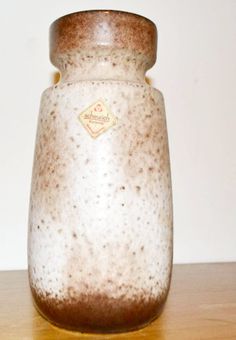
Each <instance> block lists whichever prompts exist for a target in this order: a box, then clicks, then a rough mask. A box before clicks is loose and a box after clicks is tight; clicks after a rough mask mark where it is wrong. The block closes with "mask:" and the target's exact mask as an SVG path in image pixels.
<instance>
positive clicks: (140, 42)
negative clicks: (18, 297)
mask: <svg viewBox="0 0 236 340" xmlns="http://www.w3.org/2000/svg"><path fill="white" fill-rule="evenodd" d="M127 22H128V24H127ZM125 24H126V26H127V27H126V26H125ZM125 27H126V28H125ZM155 43H156V28H155V25H154V24H153V23H152V22H151V21H149V20H148V19H146V18H143V17H141V16H137V15H134V14H130V13H124V12H116V11H88V12H78V13H75V14H71V15H68V16H65V17H62V18H60V19H58V20H57V21H55V22H54V23H53V25H52V26H51V60H52V62H53V63H54V64H55V65H56V66H57V67H58V68H59V69H60V71H61V80H60V82H59V83H58V84H56V85H54V86H52V87H50V88H49V89H47V90H46V91H45V92H44V93H43V95H42V99H41V106H40V113H39V119H38V131H37V138H36V147H35V158H34V166H33V175H32V187H31V199H30V212H29V236H28V263H29V281H30V286H31V290H32V295H33V298H34V302H35V305H36V308H37V309H38V310H39V312H40V313H41V314H42V315H43V316H44V317H46V318H47V319H48V320H49V321H51V322H52V323H54V324H56V325H58V326H60V327H64V328H67V329H71V330H79V331H85V332H99V333H100V332H102V333H106V332H122V331H129V330H133V329H137V328H140V327H142V326H144V325H146V324H147V323H149V322H150V321H151V320H153V319H154V318H156V317H157V316H158V315H159V313H160V312H161V310H162V308H163V305H164V302H165V300H166V297H167V294H168V290H169V285H170V277H171V268H172V252H173V245H172V196H171V179H170V165H169V152H168V140H167V130H166V120H165V111H164V103H163V97H162V94H161V93H160V92H159V91H158V90H156V89H154V88H152V87H151V86H150V85H148V84H147V83H146V82H145V77H144V76H145V71H146V70H147V69H148V68H150V67H151V66H152V65H153V64H154V62H155V54H156V45H155Z"/></svg>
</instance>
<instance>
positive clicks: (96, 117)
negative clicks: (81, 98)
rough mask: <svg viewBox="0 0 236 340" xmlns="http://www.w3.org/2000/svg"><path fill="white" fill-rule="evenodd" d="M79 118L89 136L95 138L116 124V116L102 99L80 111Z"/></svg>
mask: <svg viewBox="0 0 236 340" xmlns="http://www.w3.org/2000/svg"><path fill="white" fill-rule="evenodd" d="M79 120H80V122H81V123H82V125H83V126H84V128H85V129H86V130H87V131H88V133H89V134H90V136H91V137H93V138H97V137H98V136H100V135H101V134H102V133H104V132H105V131H107V130H108V129H109V128H110V127H112V126H113V125H115V124H116V120H117V119H116V117H115V116H114V115H113V113H112V112H111V111H110V110H109V108H108V107H107V106H106V104H105V103H104V102H103V101H102V100H98V101H96V102H95V103H94V104H92V105H91V106H89V107H88V108H87V109H86V110H84V111H83V112H81V113H80V115H79Z"/></svg>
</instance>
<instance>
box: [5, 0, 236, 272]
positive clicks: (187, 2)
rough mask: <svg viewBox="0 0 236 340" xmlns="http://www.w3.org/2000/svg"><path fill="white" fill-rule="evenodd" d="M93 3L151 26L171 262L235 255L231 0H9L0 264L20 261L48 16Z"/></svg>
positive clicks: (235, 55) (45, 71) (46, 81)
mask: <svg viewBox="0 0 236 340" xmlns="http://www.w3.org/2000/svg"><path fill="white" fill-rule="evenodd" d="M98 5H99V7H98ZM94 8H110V9H121V10H127V11H131V12H136V13H139V14H142V15H144V16H147V17H149V18H150V19H152V20H153V21H154V22H155V23H157V25H158V30H159V43H158V60H157V64H156V66H155V67H154V68H153V69H152V70H151V71H150V72H149V76H150V77H151V78H152V80H153V84H154V85H155V86H156V87H157V88H159V89H161V91H162V92H163V93H164V96H165V101H166V111H167V122H168V128H169V141H170V152H171V164H172V177H173V194H174V213H175V214H174V216H175V218H174V220H175V256H174V259H175V262H203V261H233V260H236V203H235V196H236V154H235V147H236V133H235V130H236V1H234V0H224V1H223V0H179V1H178V0H176V1H175V0H172V1H170V0H168V1H167V0H163V1H158V0H145V1H135V0H130V1H127V0H119V1H118V0H116V1H115V0H114V1H109V0H107V1H105V0H104V1H95V0H90V1H82V0H80V1H79V0H77V1H75V0H74V1H73V0H50V1H43V0H42V1H31V0H21V1H17V0H8V1H4V2H3V1H2V2H1V3H0V44H1V47H0V51H1V52H0V53H1V56H0V61H1V73H0V74H1V82H0V93H1V98H0V102H1V111H0V269H16V268H26V265H27V258H26V241H27V214H28V199H29V190H30V177H31V167H32V158H33V149H34V139H35V130H36V120H37V112H38V107H39V99H40V94H41V92H42V91H43V89H44V88H46V87H48V86H50V84H51V82H52V76H53V72H54V71H55V69H54V68H53V66H52V65H51V64H50V62H49V58H48V28H49V25H50V23H51V22H52V21H53V20H54V19H56V18H57V17H59V16H61V15H64V14H66V13H70V12H74V11H78V10H83V9H94Z"/></svg>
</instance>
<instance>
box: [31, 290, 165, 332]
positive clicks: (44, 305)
mask: <svg viewBox="0 0 236 340" xmlns="http://www.w3.org/2000/svg"><path fill="white" fill-rule="evenodd" d="M32 294H33V297H34V301H35V303H36V307H37V309H38V310H39V312H40V313H41V314H42V315H43V316H44V317H45V318H46V319H48V320H49V321H50V322H52V323H54V324H55V325H59V326H60V327H64V328H66V329H70V330H77V331H80V332H89V333H118V332H125V331H131V330H134V329H137V328H141V327H143V326H144V325H145V324H147V323H149V322H150V321H151V320H153V319H155V318H157V317H158V316H159V315H160V313H161V311H162V309H163V307H164V303H165V299H166V295H167V294H165V295H163V296H161V297H160V298H159V299H155V298H149V300H145V297H144V295H143V296H137V297H136V299H135V300H131V299H127V298H125V297H124V298H117V299H116V298H112V297H108V296H106V295H105V294H81V295H80V296H79V297H71V298H66V299H64V300H58V299H56V298H52V297H50V296H44V295H41V294H40V293H38V292H36V291H35V290H34V289H32Z"/></svg>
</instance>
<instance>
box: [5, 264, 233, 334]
mask: <svg viewBox="0 0 236 340" xmlns="http://www.w3.org/2000/svg"><path fill="white" fill-rule="evenodd" d="M0 339H1V340H12V339H14V340H18V339H19V340H28V339H33V340H41V339H42V340H44V339H53V340H61V339H66V340H67V339H68V340H69V339H91V340H103V339H104V340H106V339H112V340H114V339H121V340H122V339H128V340H132V339H142V340H143V339H147V340H154V339H155V340H158V339H167V340H168V339H174V340H178V339H180V340H185V339H186V340H192V339H194V340H195V339H196V340H201V339H214V340H217V339H223V340H225V339H236V263H224V264H194V265H175V266H174V271H173V279H172V286H171V290H170V294H169V297H168V301H167V304H166V307H165V309H164V312H163V314H162V315H161V316H160V317H159V319H157V320H156V321H154V322H153V323H152V324H151V325H149V326H148V327H146V328H144V329H143V330H140V331H137V332H131V333H124V334H121V335H107V336H106V335H86V334H80V333H72V332H67V331H64V330H61V329H58V328H56V327H54V326H52V325H51V324H49V323H48V322H47V321H46V320H44V319H43V318H42V317H41V316H40V315H38V313H37V312H36V311H35V309H34V307H33V305H32V301H31V297H30V291H29V287H28V281H27V273H26V271H8V272H7V271H6V272H0Z"/></svg>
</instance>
